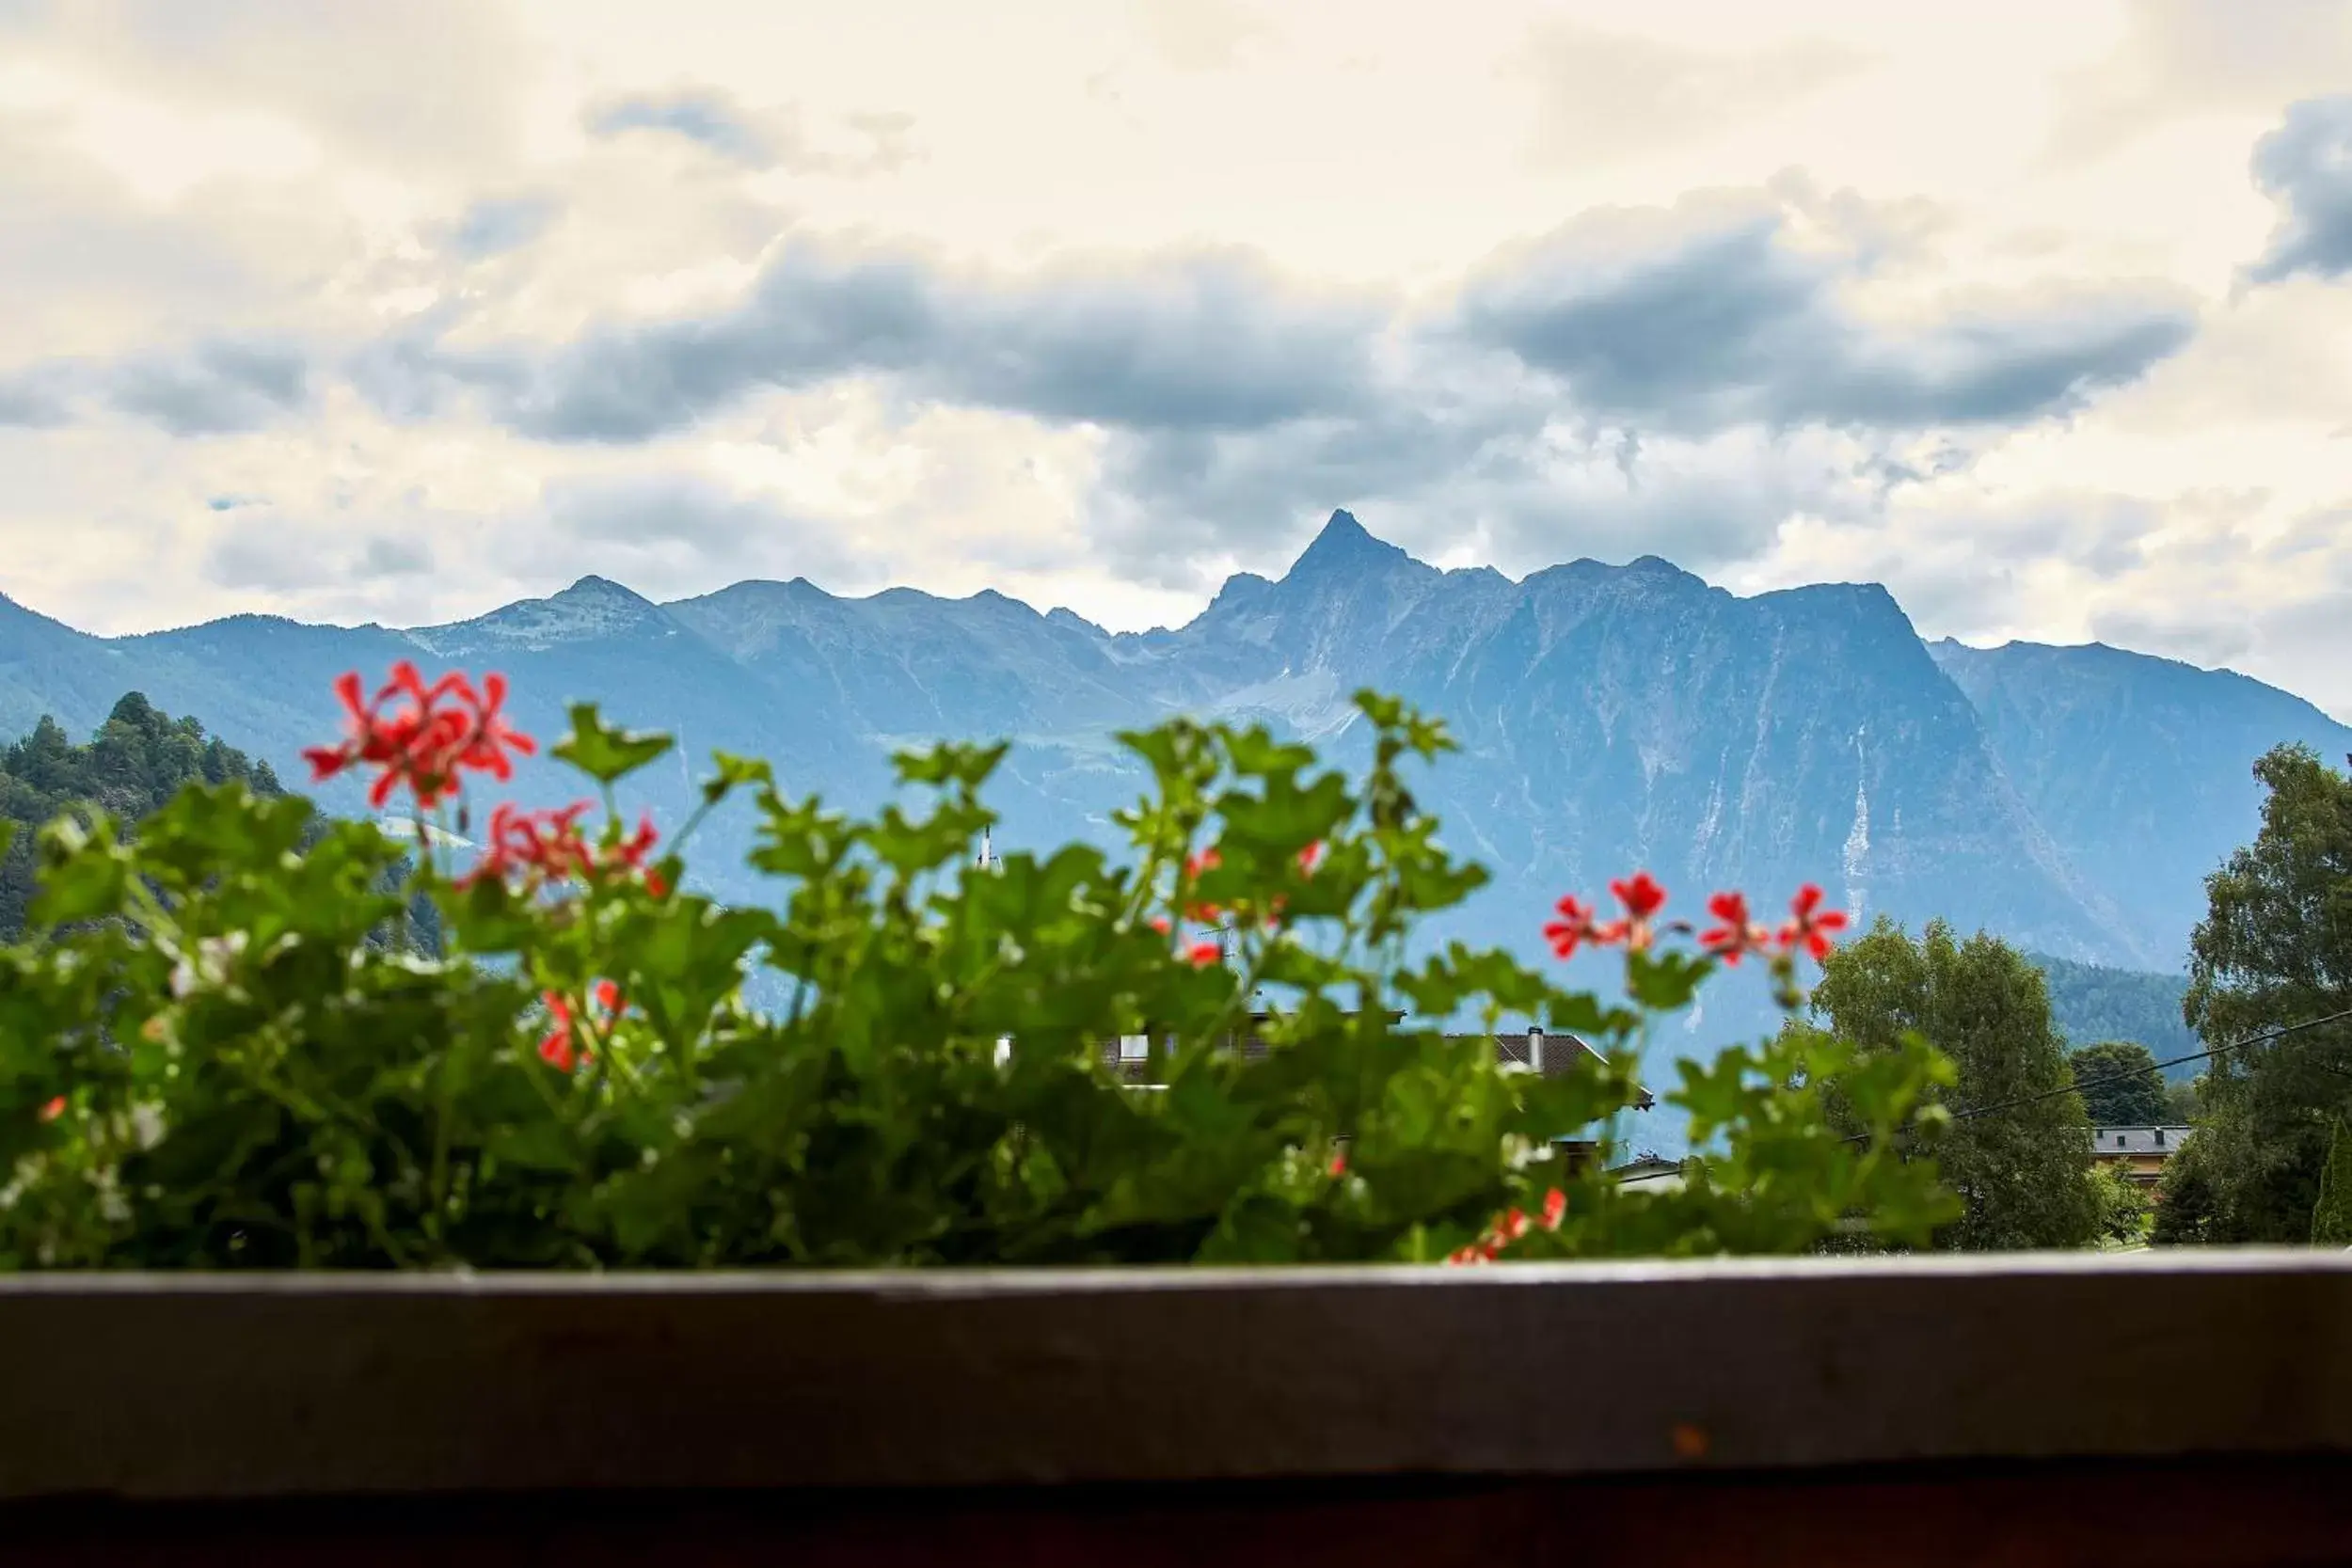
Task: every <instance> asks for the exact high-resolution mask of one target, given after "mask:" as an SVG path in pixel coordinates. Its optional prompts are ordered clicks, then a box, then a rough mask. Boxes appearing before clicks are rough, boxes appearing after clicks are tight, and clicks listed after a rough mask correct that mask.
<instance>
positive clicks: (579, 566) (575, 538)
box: [496, 472, 872, 597]
mask: <svg viewBox="0 0 2352 1568" xmlns="http://www.w3.org/2000/svg"><path fill="white" fill-rule="evenodd" d="M496 547H497V549H498V551H499V554H500V557H501V563H502V564H503V565H505V566H506V567H507V568H509V569H510V570H512V571H514V572H516V574H518V575H524V576H529V575H532V574H534V573H535V574H538V575H542V576H544V575H547V574H549V573H555V574H558V575H560V574H561V573H563V572H564V571H570V572H572V574H573V575H574V576H577V575H579V572H580V571H581V570H594V571H597V572H601V573H602V574H603V575H605V576H607V577H611V578H615V579H616V580H620V581H625V582H628V583H629V584H631V585H632V586H634V587H636V588H637V589H638V590H639V592H641V593H646V594H654V595H656V596H657V597H659V596H663V595H667V594H681V593H701V592H707V590H709V589H711V588H715V587H717V586H719V585H720V584H721V583H723V582H725V581H732V580H735V579H738V578H742V577H744V576H746V575H762V576H770V577H794V576H808V577H812V578H821V579H823V580H826V581H840V580H844V579H850V578H863V577H865V576H866V574H867V573H868V571H869V570H870V567H871V564H872V563H871V562H870V561H869V560H868V558H867V557H866V554H865V553H864V551H863V550H862V549H861V548H860V547H859V546H858V545H857V544H856V542H855V541H854V540H851V539H850V538H848V537H846V536H845V535H844V534H843V533H842V532H841V531H839V530H837V529H834V528H832V527H829V526H827V525H825V524H823V523H820V522H817V521H814V520H812V519H809V518H806V517H802V516H799V515H794V514H792V513H790V512H787V511H786V510H784V509H783V508H781V507H779V506H777V505H776V504H775V503H774V502H772V501H771V500H768V499H763V498H760V497H756V496H748V495H744V494H742V493H740V492H739V491H736V490H734V489H732V488H730V487H728V486H726V485H724V484H722V483H717V482H714V481H712V480H710V479H707V478H705V477H703V476H702V475H699V474H693V473H678V472H656V473H632V474H623V475H599V476H571V477H567V478H564V479H560V480H556V481H554V482H552V483H549V484H548V486H547V487H546V489H545V491H544V492H543V494H542V497H541V505H540V509H539V515H537V517H535V518H531V519H524V520H521V521H519V522H518V523H517V524H516V525H515V526H513V527H510V528H506V529H501V531H500V537H499V540H498V543H497V546H496ZM583 563H584V564H583Z"/></svg>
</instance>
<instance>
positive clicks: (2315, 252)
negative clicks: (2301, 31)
mask: <svg viewBox="0 0 2352 1568" xmlns="http://www.w3.org/2000/svg"><path fill="white" fill-rule="evenodd" d="M2254 182H2255V183H2256V184H2257V185H2259V186H2261V187H2262V190H2263V192H2264V194H2265V195H2266V196H2268V197H2269V198H2271V199H2272V200H2273V201H2275V202H2277V203H2278V205H2279V208H2280V222H2279V227H2278V229H2277V230H2276V231H2275V232H2273V233H2272V235H2271V237H2270V244H2269V246H2268V247H2267V248H2266V249H2265V251H2264V252H2263V254H2262V257H2261V259H2260V260H2258V261H2255V262H2254V263H2253V265H2251V266H2250V267H2249V268H2247V269H2246V276H2247V277H2248V279H2249V281H2251V282H2256V283H2276V282H2278V281H2280V279H2282V278H2288V277H2295V276H2296V275H2297V274H2299V273H2307V274H2310V275H2312V276H2313V277H2343V276H2344V274H2346V273H2347V272H2352V93H2344V94H2339V95H2337V96H2335V97H2332V98H2314V99H2311V100H2308V101H2307V102H2304V103H2297V104H2296V105H2295V106H2294V107H2292V108H2290V109H2288V110H2287V113H2286V119H2285V121H2284V122H2283V123H2282V124H2281V125H2280V127H2279V129H2277V130H2276V131H2273V132H2271V133H2270V134H2269V135H2266V136H2265V137H2263V139H2262V140H2261V141H2260V142H2258V143H2256V144H2255V148H2254Z"/></svg>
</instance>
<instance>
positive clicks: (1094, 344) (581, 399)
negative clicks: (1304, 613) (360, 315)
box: [356, 244, 1382, 442]
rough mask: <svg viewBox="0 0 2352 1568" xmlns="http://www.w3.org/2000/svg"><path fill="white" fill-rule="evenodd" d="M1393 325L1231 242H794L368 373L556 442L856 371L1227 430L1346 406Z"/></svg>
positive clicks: (1073, 410)
mask: <svg viewBox="0 0 2352 1568" xmlns="http://www.w3.org/2000/svg"><path fill="white" fill-rule="evenodd" d="M1381 325H1382V314H1381V312H1379V311H1378V310H1376V309H1367V308H1363V307H1359V306H1358V305H1355V304H1353V303H1350V302H1345V301H1336V302H1335V301H1331V300H1327V299H1321V298H1317V297H1314V296H1311V295H1305V294H1298V293H1291V292H1289V291H1286V290H1285V289H1283V288H1282V286H1281V285H1280V284H1279V282H1277V281H1276V280H1275V279H1274V278H1273V277H1271V276H1270V275H1268V274H1267V273H1266V272H1264V271H1263V269H1262V268H1260V267H1258V266H1257V265H1255V264H1254V263H1252V262H1250V261H1247V260H1246V259H1244V258H1241V257H1238V256H1235V255H1232V254H1230V253H1209V254H1198V255H1192V256H1186V257H1176V258H1169V259H1164V260H1161V261H1155V262H1152V263H1150V264H1147V265H1145V266H1142V267H1140V268H1137V269H1135V270H1133V271H1129V272H1123V273H1110V274H1081V273H1074V272H1073V273H1069V274H1064V275H1046V276H1041V277H1033V278H1030V279H1026V280H1023V281H1017V282H1004V281H998V280H993V279H987V278H975V277H953V276H950V275H947V274H946V273H943V272H942V271H940V270H939V269H937V268H936V267H934V266H933V265H931V264H930V262H929V261H926V260H924V259H922V258H919V257H916V256H914V255H911V254H906V253H891V252H882V253H872V254H863V255H839V254H834V253H830V252H827V251H823V250H820V249H818V247H815V246H812V245H799V244H796V245H790V246H788V247H787V248H786V249H784V250H783V251H782V252H780V253H779V254H778V255H777V256H776V257H775V258H774V259H773V260H772V261H770V262H769V263H768V265H767V267H766V268H765V270H764V271H763V273H762V275H761V277H760V278H759V280H758V281H757V283H756V284H755V286H754V287H753V288H752V289H751V291H750V292H749V293H747V295H746V296H745V298H744V299H743V301H742V302H741V303H740V304H739V305H738V306H737V307H735V308H734V309H730V310H726V311H723V312H722V313H720V314H717V315H714V316H707V317H699V318H686V319H677V320H671V321H664V322H656V323H653V324H650V325H632V326H627V327H607V328H602V329H597V330H594V331H592V332H590V333H589V334H588V335H587V336H586V337H584V338H582V339H580V341H577V342H575V343H573V344H571V345H569V346H567V347H565V348H564V349H561V350H558V351H556V352H555V353H553V354H551V355H546V356H534V355H532V354H531V353H529V352H527V351H522V350H517V349H506V350H498V351H480V352H475V353H471V354H461V353H454V352H450V351H446V350H443V349H442V348H440V347H439V346H438V344H437V339H435V338H433V337H432V336H431V335H430V333H431V328H430V327H427V328H425V329H423V330H421V331H420V332H419V333H414V334H410V335H408V336H406V337H405V338H404V339H403V340H401V341H398V342H395V343H390V344H387V345H384V346H382V347H380V348H379V349H377V350H375V351H373V353H372V354H371V355H370V356H367V357H366V358H365V359H364V360H363V361H362V363H361V364H360V365H359V367H358V370H357V372H356V374H357V375H358V378H359V379H360V381H361V383H362V385H363V386H364V387H366V388H369V390H370V391H371V395H373V396H375V397H376V398H377V400H378V402H379V403H380V404H384V405H386V406H387V407H389V408H392V409H395V410H403V409H422V408H430V407H433V406H437V405H438V404H439V402H441V401H443V400H445V399H446V397H447V396H448V395H449V394H450V393H451V392H452V391H453V390H456V389H458V388H473V389H475V390H478V391H480V392H481V393H482V394H483V395H484V396H485V398H486V400H487V401H488V403H489V404H490V406H491V407H492V409H493V411H494V412H495V413H496V414H497V415H498V416H499V417H500V418H501V419H502V420H505V421H506V422H508V423H510V424H512V425H513V426H514V427H515V428H516V429H518V430H521V431H522V432H524V433H525V434H528V435H531V436H538V437H541V438H545V439H549V440H558V441H615V442H625V441H642V440H647V439H650V438H652V437H654V436H660V435H662V434H665V433H667V432H671V431H675V430H678V429H682V428H684V427H686V426H688V425H691V423H693V422H694V421H695V420H699V419H701V418H703V417H705V416H707V415H709V414H712V413H716V412H719V411H722V410H723V409H725V408H726V407H728V406H730V405H732V404H735V403H737V402H739V400H741V399H743V398H745V397H747V396H749V395H751V394H752V393H755V392H756V391H759V390H761V389H764V388H771V387H780V388H797V387H807V386H812V385H815V384H818V383H820V382H824V381H828V380H832V379H835V378H838V377H843V376H850V375H882V376H888V377H891V378H894V380H895V381H897V382H898V385H899V386H900V387H901V388H902V389H904V390H905V391H907V392H908V393H910V394H912V395H914V396H916V397H920V398H930V399H936V400H941V401H947V402H955V403H962V404H978V405H986V406H992V407H997V408H1004V409H1009V410H1012V411H1016V412H1022V413H1027V414H1031V415H1035V416H1037V417H1039V418H1042V419H1048V420H1067V421H1093V422H1099V423H1104V424H1109V425H1117V426H1125V427H1132V428H1153V429H1164V428H1174V429H1183V428H1192V429H1219V428H1236V427H1247V426H1252V425H1261V424H1266V423H1271V422H1276V421H1279V420H1288V419H1296V418H1303V417H1306V416H1309V415H1312V414H1317V413H1330V412H1339V411H1344V410H1347V409H1350V408H1352V407H1353V406H1355V404H1356V403H1357V402H1358V397H1359V393H1358V388H1359V384H1360V383H1361V382H1362V380H1363V379H1364V378H1365V376H1366V374H1367V373H1368V363H1369V352H1370V345H1371V342H1372V340H1373V339H1374V337H1375V334H1376V333H1377V332H1378V330H1379V329H1380V327H1381Z"/></svg>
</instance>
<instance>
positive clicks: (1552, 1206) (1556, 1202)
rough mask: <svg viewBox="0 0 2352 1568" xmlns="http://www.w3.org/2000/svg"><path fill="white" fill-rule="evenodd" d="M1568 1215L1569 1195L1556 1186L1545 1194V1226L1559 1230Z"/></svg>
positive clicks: (1547, 1228) (1548, 1228)
mask: <svg viewBox="0 0 2352 1568" xmlns="http://www.w3.org/2000/svg"><path fill="white" fill-rule="evenodd" d="M1567 1216H1568V1195H1567V1194H1565V1193H1564V1192H1562V1191H1561V1190H1560V1189H1559V1188H1557V1187H1554V1188H1552V1189H1551V1191H1549V1192H1548V1193H1546V1194H1545V1195H1544V1228H1545V1229H1546V1230H1557V1229H1559V1228H1560V1222H1561V1221H1562V1220H1564V1219H1565V1218H1567Z"/></svg>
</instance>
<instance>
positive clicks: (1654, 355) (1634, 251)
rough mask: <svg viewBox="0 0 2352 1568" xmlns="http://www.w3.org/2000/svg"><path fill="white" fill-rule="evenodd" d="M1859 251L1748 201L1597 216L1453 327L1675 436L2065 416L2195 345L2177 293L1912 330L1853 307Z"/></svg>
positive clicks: (2079, 297)
mask: <svg viewBox="0 0 2352 1568" xmlns="http://www.w3.org/2000/svg"><path fill="white" fill-rule="evenodd" d="M1869 262H1870V258H1869V255H1868V253H1867V249H1866V248H1863V247H1857V246H1853V245H1849V246H1848V247H1847V248H1844V249H1836V248H1830V249H1824V248H1821V247H1820V246H1807V247H1802V248H1801V247H1800V246H1799V245H1797V244H1795V243H1793V242H1792V236H1791V233H1790V226H1789V218H1788V214H1787V213H1786V212H1785V211H1784V210H1783V209H1782V208H1781V207H1780V206H1779V205H1778V204H1776V203H1768V202H1763V201H1759V200H1756V199H1753V198H1729V199H1726V198H1692V199H1689V200H1686V201H1684V202H1682V203H1680V204H1678V205H1677V207H1676V208H1675V209H1674V210H1672V211H1671V212H1668V213H1659V212H1655V211H1649V212H1641V213H1625V212H1617V213H1604V214H1591V215H1588V216H1586V217H1583V218H1580V219H1578V220H1576V221H1573V222H1571V223H1569V224H1568V225H1566V226H1565V227H1564V228H1562V229H1561V230H1557V231H1555V232H1554V233H1552V234H1551V235H1549V236H1548V237H1547V238H1545V239H1543V240H1541V241H1538V242H1537V243H1535V244H1534V245H1528V246H1522V247H1518V249H1516V250H1514V251H1511V252H1507V253H1505V254H1504V255H1503V256H1502V257H1500V258H1499V259H1498V260H1497V261H1495V262H1493V263H1491V264H1489V265H1488V266H1487V267H1486V269H1484V271H1483V272H1482V273H1481V274H1479V275H1478V276H1476V277H1473V278H1472V279H1471V281H1470V285H1469V286H1468V288H1467V289H1466V290H1465V292H1464V297H1463V301H1462V306H1461V316H1460V320H1461V325H1462V327H1463V329H1464V330H1465V331H1466V332H1467V333H1468V334H1469V335H1470V337H1471V338H1473V339H1474V340H1477V341H1483V342H1485V343H1486V344H1489V345H1491V346H1494V347H1497V348H1502V349H1507V350H1508V351H1510V352H1511V353H1513V354H1515V355H1516V356H1518V357H1519V358H1520V359H1522V360H1523V361H1525V362H1526V363H1527V364H1529V365H1531V366H1534V367H1535V368H1537V369H1539V370H1542V371H1545V372H1550V373H1552V374H1555V375H1557V376H1559V377H1561V378H1562V379H1563V380H1565V382H1566V384H1567V387H1568V388H1569V390H1570V392H1571V393H1572V394H1573V395H1574V397H1575V399H1576V401H1577V402H1578V403H1579V404H1581V405H1583V406H1585V407H1588V408H1591V409H1595V410H1600V411H1607V412H1610V413H1613V414H1618V415H1623V416H1627V417H1632V418H1639V419H1645V420H1654V421H1659V422H1662V423H1666V424H1671V425H1673V426H1675V427H1677V428H1682V429H1701V428H1708V427H1714V426H1722V425H1726V424H1734V423H1740V422H1747V421H1755V422H1759V423H1763V424H1768V425H1772V426H1779V427H1787V426H1792V425H1799V424H1805V423H1812V422H1821V423H1827V424H1834V425H1842V426H1851V427H1856V428H1878V429H1887V430H1901V429H1922V428H1927V427H1931V426H1936V425H1971V424H2005V423H2014V422H2021V421H2025V420H2034V419H2039V418H2042V417H2045V416H2048V415H2053V414H2061V413H2065V412H2068V411H2070V410H2072V409H2073V408H2074V407H2075V406H2077V405H2078V404H2080V403H2081V402H2082V401H2083V400H2084V399H2085V398H2086V397H2087V396H2088V395H2089V394H2090V393H2091V392H2093V391H2095V390H2097V389H2100V388H2106V387H2112V386H2116V385H2120V384H2122V383H2124V382H2128V381H2131V380H2133V379H2135V378H2136V377H2137V376H2138V375H2139V374H2141V373H2142V372H2144V371H2146V370H2147V369H2148V367H2149V366H2150V365H2152V364H2153V363H2154V362H2155V361H2156V360H2158V359H2161V358H2163V357H2165V356H2168V355H2169V354H2171V353H2173V352H2174V351H2176V350H2178V349H2179V348H2181V347H2182V346H2183V345H2184V344H2185V343H2186V342H2187V341H2189V338H2190V337H2191V335H2192V334H2193V333H2194V331H2195V327H2196V318H2195V314H2194V312H2193V309H2191V307H2190V305H2189V304H2188V302H2187V301H2186V299H2185V296H2183V295H2181V294H2180V293H2177V292H2173V291H2155V290H2150V289H2135V288H2128V287H2113V288H2106V289H2086V288H2075V289H2052V290H2044V291H2041V292H2039V293H2029V294H2023V295H2011V296H2008V297H2004V298H2001V299H1997V300H1988V301H1982V302H1978V303H1973V304H1955V305H1952V306H1950V307H1949V308H1947V309H1945V310H1944V311H1943V312H1942V313H1941V314H1940V316H1938V317H1937V318H1936V319H1934V320H1932V321H1931V322H1928V323H1926V324H1925V325H1918V326H1911V327H1901V328H1897V327H1889V326H1883V325H1875V324H1872V323H1869V322H1867V321H1866V320H1864V319H1863V318H1861V317H1860V316H1859V315H1857V314H1856V313H1854V312H1853V311H1852V310H1851V309H1849V308H1848V307H1847V306H1846V305H1845V304H1844V303H1843V301H1842V298H1841V294H1842V291H1843V290H1844V289H1845V288H1846V287H1847V286H1849V285H1850V284H1851V283H1853V282H1855V281H1858V280H1860V279H1862V278H1864V277H1867V276H1868V271H1869Z"/></svg>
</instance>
